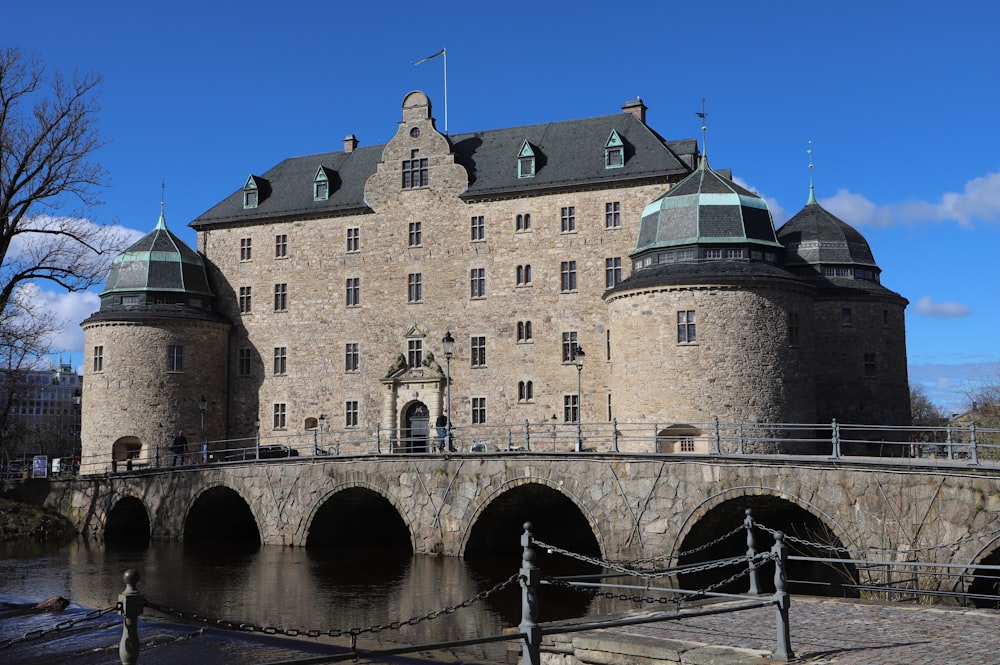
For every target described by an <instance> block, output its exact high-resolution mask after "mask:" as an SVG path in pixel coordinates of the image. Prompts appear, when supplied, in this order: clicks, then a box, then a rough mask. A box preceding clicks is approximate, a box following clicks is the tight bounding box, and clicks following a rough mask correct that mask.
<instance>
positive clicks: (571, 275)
mask: <svg viewBox="0 0 1000 665" xmlns="http://www.w3.org/2000/svg"><path fill="white" fill-rule="evenodd" d="M559 274H560V275H561V277H562V284H561V286H560V290H561V291H563V292H564V293H565V292H566V291H576V261H563V262H562V263H561V264H560V268H559Z"/></svg>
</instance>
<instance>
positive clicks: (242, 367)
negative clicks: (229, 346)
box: [236, 347, 253, 376]
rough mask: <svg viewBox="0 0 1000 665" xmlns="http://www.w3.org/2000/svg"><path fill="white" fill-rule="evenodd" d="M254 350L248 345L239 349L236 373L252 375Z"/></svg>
mask: <svg viewBox="0 0 1000 665" xmlns="http://www.w3.org/2000/svg"><path fill="white" fill-rule="evenodd" d="M251 354H252V351H251V349H250V348H248V347H244V348H242V349H239V350H238V351H237V352H236V375H237V376H250V371H251V368H252V365H251V359H252V358H253V356H252V355H251Z"/></svg>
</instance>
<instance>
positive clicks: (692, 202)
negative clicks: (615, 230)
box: [635, 158, 779, 254]
mask: <svg viewBox="0 0 1000 665" xmlns="http://www.w3.org/2000/svg"><path fill="white" fill-rule="evenodd" d="M748 242H750V243H753V244H759V245H766V246H771V247H778V246H779V245H778V241H777V238H776V237H775V234H774V223H773V222H772V221H771V213H770V211H769V210H768V209H767V204H766V203H765V202H764V200H763V199H762V198H760V197H759V196H758V195H756V194H754V193H753V192H750V191H748V190H746V189H744V188H743V187H740V186H739V185H737V184H736V183H734V182H733V181H732V180H729V179H727V178H724V177H722V176H721V175H720V174H719V173H718V172H717V171H714V170H712V168H711V167H710V166H708V160H707V159H704V158H703V159H702V163H701V165H700V167H699V168H698V170H697V171H695V172H694V173H692V174H691V175H689V176H688V177H687V178H685V179H684V180H682V181H681V182H679V183H677V184H676V185H675V186H673V187H671V188H670V190H669V191H668V192H666V193H665V194H664V195H663V196H661V197H660V198H658V199H656V200H655V201H653V202H652V203H650V204H648V205H647V206H646V208H645V210H643V213H642V221H641V223H640V226H639V237H638V240H637V241H636V249H635V253H637V254H638V253H641V252H643V251H646V250H651V249H659V248H665V247H678V246H682V245H694V244H720V243H739V244H746V243H748Z"/></svg>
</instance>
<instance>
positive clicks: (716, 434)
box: [713, 416, 722, 455]
mask: <svg viewBox="0 0 1000 665" xmlns="http://www.w3.org/2000/svg"><path fill="white" fill-rule="evenodd" d="M713 438H714V439H715V441H714V443H713V445H714V446H715V454H716V455H720V454H722V441H721V440H720V439H719V416H716V417H715V432H714V434H713Z"/></svg>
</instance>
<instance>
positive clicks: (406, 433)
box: [402, 402, 431, 453]
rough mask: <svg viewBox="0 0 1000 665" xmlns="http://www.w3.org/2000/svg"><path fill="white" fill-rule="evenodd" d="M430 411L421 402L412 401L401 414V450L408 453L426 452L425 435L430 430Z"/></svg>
mask: <svg viewBox="0 0 1000 665" xmlns="http://www.w3.org/2000/svg"><path fill="white" fill-rule="evenodd" d="M430 421H431V417H430V412H429V411H428V410H427V405H426V404H424V403H423V402H414V403H413V404H410V405H409V406H408V407H407V408H406V413H404V414H403V431H402V435H403V436H402V439H403V450H404V451H406V452H410V453H426V452H427V436H428V433H429V432H430Z"/></svg>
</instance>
